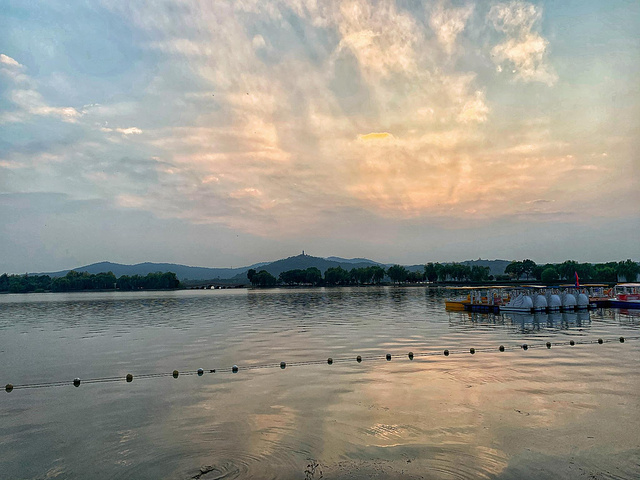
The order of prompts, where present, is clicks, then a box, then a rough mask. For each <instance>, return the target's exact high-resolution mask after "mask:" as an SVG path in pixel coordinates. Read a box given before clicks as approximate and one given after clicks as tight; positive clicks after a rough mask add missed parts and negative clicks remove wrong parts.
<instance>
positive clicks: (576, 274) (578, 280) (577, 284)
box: [573, 272, 580, 288]
mask: <svg viewBox="0 0 640 480" xmlns="http://www.w3.org/2000/svg"><path fill="white" fill-rule="evenodd" d="M573 273H574V274H575V276H576V288H578V287H579V286H580V279H579V278H578V272H573Z"/></svg>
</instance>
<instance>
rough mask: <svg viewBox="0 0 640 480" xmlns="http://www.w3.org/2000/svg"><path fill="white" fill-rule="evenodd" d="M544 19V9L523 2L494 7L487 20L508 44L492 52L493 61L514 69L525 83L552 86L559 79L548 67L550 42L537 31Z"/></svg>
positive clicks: (500, 70) (500, 45) (500, 65)
mask: <svg viewBox="0 0 640 480" xmlns="http://www.w3.org/2000/svg"><path fill="white" fill-rule="evenodd" d="M541 18H542V7H539V6H536V5H534V4H532V3H527V2H522V1H512V2H509V3H501V4H497V5H494V6H492V7H491V10H490V11H489V15H488V19H489V21H491V23H492V24H493V26H494V28H495V29H496V30H498V31H500V32H502V33H504V35H505V40H504V41H503V42H502V43H499V44H498V45H496V46H495V47H493V49H492V50H491V56H492V57H493V61H494V62H495V63H496V65H497V66H498V69H499V70H498V71H499V72H502V67H503V66H505V65H506V66H507V67H508V68H509V69H513V70H512V71H513V73H514V74H515V78H517V79H519V80H522V81H525V82H530V81H534V82H542V83H546V84H547V85H549V86H551V85H553V84H554V83H555V82H556V80H557V75H556V74H555V73H554V71H553V69H552V68H551V67H550V66H549V65H548V64H547V63H546V56H547V47H548V45H549V42H548V41H547V40H546V39H545V38H543V37H542V36H541V35H540V34H539V33H538V32H537V31H536V29H537V28H538V27H539V23H540V20H541Z"/></svg>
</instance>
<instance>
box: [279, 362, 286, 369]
mask: <svg viewBox="0 0 640 480" xmlns="http://www.w3.org/2000/svg"><path fill="white" fill-rule="evenodd" d="M280 368H281V369H283V370H284V369H285V368H287V364H286V363H285V362H280Z"/></svg>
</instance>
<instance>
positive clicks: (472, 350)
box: [469, 347, 476, 355]
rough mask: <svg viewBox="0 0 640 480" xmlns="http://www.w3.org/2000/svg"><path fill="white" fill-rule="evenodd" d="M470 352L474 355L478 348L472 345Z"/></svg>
mask: <svg viewBox="0 0 640 480" xmlns="http://www.w3.org/2000/svg"><path fill="white" fill-rule="evenodd" d="M469 353H470V354H471V355H473V354H474V353H476V349H475V348H473V347H471V348H470V349H469Z"/></svg>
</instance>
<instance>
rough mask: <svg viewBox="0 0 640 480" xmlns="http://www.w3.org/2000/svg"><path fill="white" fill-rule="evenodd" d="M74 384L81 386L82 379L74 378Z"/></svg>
mask: <svg viewBox="0 0 640 480" xmlns="http://www.w3.org/2000/svg"><path fill="white" fill-rule="evenodd" d="M73 386H74V387H79V386H80V379H79V378H74V379H73Z"/></svg>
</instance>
